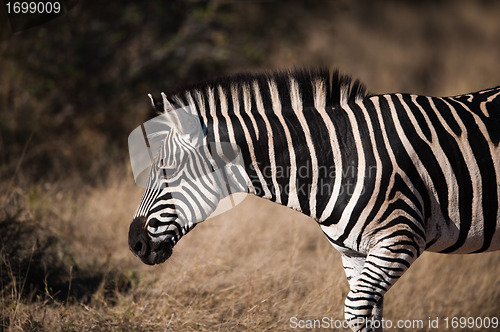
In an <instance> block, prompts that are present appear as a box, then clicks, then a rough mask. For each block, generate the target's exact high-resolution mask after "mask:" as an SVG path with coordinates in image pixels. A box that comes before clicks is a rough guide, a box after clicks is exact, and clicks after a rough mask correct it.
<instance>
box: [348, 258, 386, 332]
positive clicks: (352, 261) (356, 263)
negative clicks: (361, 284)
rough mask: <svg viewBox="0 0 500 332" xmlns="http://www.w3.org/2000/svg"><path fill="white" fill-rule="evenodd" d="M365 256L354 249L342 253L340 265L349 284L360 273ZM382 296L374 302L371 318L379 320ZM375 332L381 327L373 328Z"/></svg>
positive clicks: (379, 331) (380, 317)
mask: <svg viewBox="0 0 500 332" xmlns="http://www.w3.org/2000/svg"><path fill="white" fill-rule="evenodd" d="M365 261H366V256H365V255H363V254H359V253H356V252H354V251H351V252H347V251H344V252H343V253H342V265H343V266H344V272H345V275H346V277H347V281H348V282H349V285H350V286H351V289H352V286H353V285H354V282H355V280H356V279H357V278H358V277H359V276H360V275H361V272H362V270H363V267H364V265H365ZM383 301H384V298H383V297H381V298H380V299H379V300H378V302H376V303H375V305H374V306H373V310H372V315H371V319H372V320H377V321H381V320H382V314H383V306H384V302H383ZM374 331H375V332H382V328H380V329H374Z"/></svg>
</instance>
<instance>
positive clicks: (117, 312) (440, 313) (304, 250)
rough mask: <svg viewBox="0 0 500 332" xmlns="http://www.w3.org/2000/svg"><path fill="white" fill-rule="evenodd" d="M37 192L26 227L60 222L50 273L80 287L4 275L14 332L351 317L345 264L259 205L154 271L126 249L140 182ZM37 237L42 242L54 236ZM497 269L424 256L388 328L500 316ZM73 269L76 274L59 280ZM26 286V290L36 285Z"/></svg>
mask: <svg viewBox="0 0 500 332" xmlns="http://www.w3.org/2000/svg"><path fill="white" fill-rule="evenodd" d="M31 190H32V191H31V192H27V193H24V194H25V196H26V197H33V196H36V199H32V200H31V201H28V202H25V204H26V206H25V211H26V212H27V214H28V216H25V218H26V219H25V220H24V222H27V220H29V218H30V216H33V217H35V216H37V215H44V216H52V215H57V217H56V218H55V219H50V218H47V219H45V220H46V221H47V223H46V224H45V225H44V227H47V229H46V231H47V233H48V234H49V233H50V234H53V235H55V236H57V238H59V239H60V240H59V242H58V244H57V245H54V247H55V248H52V250H49V253H48V254H47V255H53V256H54V257H45V260H47V261H51V262H54V261H55V262H56V263H57V264H55V265H58V267H57V268H54V267H51V266H47V267H46V272H48V273H49V274H60V277H61V278H62V279H64V278H67V279H71V278H72V279H73V284H72V285H71V284H69V283H64V282H63V283H62V284H63V286H60V288H59V289H58V290H57V292H54V289H52V290H49V289H44V288H40V289H39V291H38V292H36V293H32V294H31V295H30V294H27V295H24V296H21V293H22V292H21V289H22V287H23V284H13V283H9V281H10V282H13V281H14V280H13V279H12V278H9V275H8V276H7V277H5V275H3V276H2V277H3V279H2V280H3V283H4V284H3V285H2V296H1V304H2V310H1V324H2V326H3V327H7V326H8V327H9V330H11V331H21V330H40V329H41V330H47V331H49V330H50V331H68V330H69V331H71V330H108V331H113V330H136V331H154V330H167V331H180V330H185V331H230V330H235V329H236V330H272V331H276V330H278V331H285V330H289V329H290V319H291V318H292V317H297V318H298V319H322V318H323V317H330V318H333V319H342V317H343V313H342V310H343V309H342V308H343V301H344V297H345V296H346V294H347V291H348V286H347V281H346V280H345V277H344V273H343V270H342V266H341V263H340V257H339V255H338V253H336V252H335V250H334V249H333V248H331V246H330V245H329V243H328V241H327V240H326V238H324V236H323V235H322V234H321V231H320V230H319V228H318V227H317V226H316V224H315V223H314V222H313V221H311V220H309V219H307V218H305V217H303V216H302V215H300V214H299V213H296V212H293V211H289V210H288V209H286V208H283V207H279V206H275V205H273V204H271V203H269V202H267V201H263V200H260V199H257V198H253V197H250V198H248V199H247V200H245V201H244V202H243V203H242V204H241V205H239V206H237V207H236V208H235V209H233V210H232V211H230V212H227V213H226V214H223V215H221V216H219V217H217V218H215V219H213V220H209V221H207V222H206V223H205V224H201V225H199V226H198V227H197V228H196V230H195V231H193V232H192V233H190V234H188V235H187V236H186V237H185V238H184V239H183V240H182V241H181V242H180V243H179V244H178V245H177V246H176V247H175V251H174V255H173V257H172V258H171V259H170V260H169V261H167V262H166V263H165V264H163V265H160V266H155V267H149V266H145V265H143V264H142V263H141V262H140V261H139V260H138V259H137V258H135V257H133V255H132V254H131V253H130V252H129V251H128V249H127V226H128V222H129V219H130V216H131V215H132V214H133V210H134V204H135V203H136V201H137V200H138V199H139V197H140V194H141V192H140V190H138V189H137V188H136V187H134V186H133V185H132V184H131V183H130V181H127V182H124V181H122V177H121V176H116V177H115V178H112V179H110V180H109V183H107V184H106V186H102V187H99V188H93V189H90V190H89V191H88V192H87V193H86V195H84V196H83V195H82V196H81V197H71V196H69V197H68V196H66V195H61V193H60V192H57V190H52V189H48V190H47V189H46V190H45V192H44V193H43V194H40V193H37V189H36V188H33V189H31ZM40 200H44V201H45V202H44V204H39V203H38V202H39V201H40ZM39 233H40V232H39ZM276 234H280V235H279V236H276ZM39 236H40V238H39V242H43V241H44V239H45V237H46V236H47V234H45V235H44V234H39ZM44 236H45V237H44ZM63 244H64V245H63ZM61 249H63V250H64V251H65V252H61ZM25 255H28V254H25ZM3 259H5V257H3ZM499 264H500V252H496V253H488V254H482V255H469V256H450V255H439V254H427V253H426V254H424V255H423V257H421V258H420V259H419V260H418V261H417V262H416V263H415V264H414V265H413V266H412V267H411V269H410V270H409V271H408V272H407V274H406V275H404V277H403V278H402V279H401V280H400V281H399V282H398V283H397V284H396V286H394V288H393V289H391V291H390V292H389V293H388V295H387V298H386V311H385V316H386V319H391V320H393V321H396V320H407V319H410V320H422V321H423V322H425V324H428V320H429V317H431V318H432V319H435V318H436V317H440V319H441V323H442V324H444V318H445V317H450V318H451V317H453V316H466V317H469V316H471V317H485V316H498V315H499V312H500V301H499V299H500V277H499V275H498V265H499ZM71 266H72V267H73V269H75V270H76V271H73V276H71V275H70V274H67V273H65V271H61V270H64V269H69V268H70V267H71ZM11 268H12V269H13V270H16V266H11ZM5 272H6V271H3V272H2V273H4V274H5ZM7 272H9V271H7ZM66 272H67V271H66ZM20 277H21V279H20V280H21V281H22V282H24V287H28V286H31V287H33V284H34V283H35V281H36V280H35V279H34V278H33V276H30V275H28V276H26V275H24V276H23V275H21V276H20ZM23 277H24V278H23ZM63 281H64V280H63ZM54 286H55V284H52V285H48V287H49V288H50V287H54ZM64 287H67V289H65V288H64ZM61 293H63V294H64V296H63V297H61V296H60V294H61ZM426 326H427V325H426ZM440 330H442V329H440ZM477 330H478V331H479V330H481V329H477Z"/></svg>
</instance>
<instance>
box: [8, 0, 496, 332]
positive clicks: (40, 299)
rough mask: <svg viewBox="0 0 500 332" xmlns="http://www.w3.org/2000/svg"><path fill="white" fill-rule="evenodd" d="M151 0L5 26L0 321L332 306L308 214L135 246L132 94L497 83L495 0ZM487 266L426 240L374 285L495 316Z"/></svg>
mask: <svg viewBox="0 0 500 332" xmlns="http://www.w3.org/2000/svg"><path fill="white" fill-rule="evenodd" d="M159 3H160V2H158V3H153V2H151V3H149V4H148V6H149V7H148V8H147V11H144V10H140V8H139V7H138V6H139V5H138V4H137V3H134V2H130V3H128V4H126V5H123V12H120V13H121V14H120V15H118V14H113V13H117V10H120V8H115V7H113V6H114V5H112V4H108V5H106V6H97V5H93V4H92V3H91V2H87V7H83V9H79V10H80V12H76V13H75V12H74V14H73V16H71V15H69V19H68V20H67V21H64V20H59V21H55V22H53V23H52V25H50V24H49V25H47V26H45V27H44V28H43V29H42V28H41V30H32V31H31V32H27V33H25V34H22V35H18V36H17V37H15V38H12V39H11V40H6V41H3V42H0V72H1V73H2V75H0V188H2V190H1V192H0V287H1V291H0V330H7V331H81V330H95V331H129V330H130V331H158V330H165V331H233V330H247V331H255V330H257V331H258V330H271V331H285V330H290V319H291V318H292V317H297V319H303V320H306V319H310V320H314V319H321V318H323V317H330V318H333V319H342V317H343V302H344V298H345V296H346V295H347V291H348V285H347V281H346V279H345V276H344V272H343V270H342V266H341V262H340V257H339V254H338V253H337V252H336V251H335V250H334V249H333V248H331V246H330V244H329V243H328V241H327V240H326V238H325V237H324V236H323V234H322V233H321V231H320V229H319V228H318V227H317V225H316V224H315V223H314V222H313V221H311V220H309V219H308V218H306V217H304V216H302V215H300V214H299V213H296V212H293V211H289V210H288V209H286V208H283V207H280V206H277V205H273V204H272V203H270V202H267V201H264V200H259V199H256V198H252V197H251V198H248V199H247V200H245V201H244V202H243V203H242V204H241V205H239V206H238V207H237V208H235V209H233V210H231V211H230V212H228V213H226V214H223V215H221V216H219V217H217V218H215V219H213V220H209V221H207V222H206V223H203V224H201V225H199V226H198V227H196V229H195V230H194V231H193V232H192V233H190V234H188V235H187V236H186V237H185V238H183V239H182V240H181V241H180V243H179V244H178V245H176V247H175V249H174V255H173V256H172V257H171V258H170V259H169V260H168V261H167V262H166V263H164V264H162V265H160V266H154V267H150V266H146V265H144V264H142V263H141V262H140V261H139V259H137V258H135V257H134V256H133V255H132V254H131V252H130V251H129V250H128V244H127V232H128V225H129V223H130V222H131V217H132V215H133V213H134V210H135V208H136V206H137V204H138V202H139V199H140V197H141V194H142V192H141V189H139V188H137V187H135V186H134V184H133V181H132V177H131V174H130V170H129V166H128V164H126V163H125V162H124V160H125V159H126V146H125V142H126V136H127V134H128V133H129V132H130V130H132V129H133V128H134V127H135V126H137V125H138V123H140V121H142V118H143V117H144V116H145V114H146V113H147V100H146V99H145V98H144V97H145V95H146V93H148V92H154V93H157V92H159V91H162V90H165V91H168V90H169V89H173V88H175V87H176V86H177V85H179V84H181V85H182V84H183V83H188V82H193V81H196V80H199V79H203V78H205V77H212V76H215V75H218V74H224V73H230V72H238V71H243V70H255V69H272V68H277V67H279V68H283V67H285V68H290V67H294V66H299V67H300V66H308V67H309V66H316V65H326V66H329V67H337V68H339V69H341V70H342V71H343V72H346V73H350V74H351V75H352V76H354V77H357V78H360V79H361V80H362V81H364V82H365V83H366V85H367V87H368V90H369V91H370V92H373V93H383V92H413V93H422V94H424V93H425V94H430V95H454V94H460V93H466V92H471V91H477V90H480V89H482V88H487V87H491V86H495V85H498V84H500V66H499V65H498V59H500V43H499V42H498V41H499V40H500V21H499V20H498V13H500V3H498V2H489V1H481V2H470V1H453V2H418V4H415V3H413V2H409V1H384V2H383V5H381V4H380V2H353V1H339V2H328V3H327V2H318V3H316V2H311V3H308V5H304V3H302V2H299V1H295V2H289V3H288V4H287V6H286V8H285V7H283V6H281V7H280V5H278V4H276V3H275V2H269V3H268V2H262V3H261V2H255V3H252V5H249V6H246V5H245V6H243V5H241V4H231V3H228V2H224V1H220V2H217V1H212V2H210V3H209V5H207V6H201V5H198V2H196V6H198V7H196V8H195V9H193V10H191V9H189V10H188V9H185V8H184V7H182V6H180V7H177V6H176V5H172V4H171V3H168V5H167V4H166V2H165V5H161V6H160V5H158V4H159ZM185 3H190V4H192V3H195V2H189V1H188V2H185ZM421 3H423V5H422V4H421ZM158 6H159V7H158ZM188 7H189V6H188ZM85 8H86V9H85ZM160 9H161V10H165V11H171V12H175V13H176V15H175V18H176V20H173V21H172V20H163V16H161V15H158V16H156V15H153V13H154V14H156V13H157V12H158V11H159V10H160ZM146 12H147V13H146ZM177 14H178V15H177ZM141 15H142V16H141ZM136 22H139V23H136ZM172 26H173V27H174V28H175V29H174V28H172ZM51 29H52V30H51ZM164 31H169V33H170V34H168V35H165V33H164ZM55 32H57V33H55ZM51 34H52V35H53V36H52V35H51ZM49 35H50V36H52V37H51V38H48V39H47V40H48V41H45V38H47V36H49ZM19 36H20V37H19ZM180 82H182V83H180ZM27 87H28V88H27ZM499 266H500V252H494V253H487V254H481V255H466V256H452V255H439V254H432V253H424V255H423V256H422V257H421V258H419V260H418V261H417V262H416V263H415V264H414V265H413V266H412V267H411V268H410V270H409V271H408V272H407V273H406V274H405V275H404V276H403V277H402V279H401V280H400V281H398V282H397V284H396V285H395V286H394V287H393V288H392V289H391V290H390V291H389V293H388V294H387V296H386V300H385V318H386V319H391V320H392V321H394V322H395V321H397V320H421V321H422V322H423V323H424V328H423V330H428V331H437V330H439V331H441V330H446V329H445V328H444V327H445V325H444V324H445V321H444V319H445V318H446V317H448V318H449V319H450V320H451V318H452V317H462V316H463V317H487V316H489V317H491V316H496V317H500V274H499V273H498V271H499V269H498V267H499ZM429 318H430V319H435V318H439V319H440V321H439V322H440V325H439V329H430V328H429V327H428V322H429ZM394 330H396V329H394ZM466 330H468V331H469V330H476V331H481V330H483V329H480V328H477V329H466Z"/></svg>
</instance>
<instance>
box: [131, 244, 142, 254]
mask: <svg viewBox="0 0 500 332" xmlns="http://www.w3.org/2000/svg"><path fill="white" fill-rule="evenodd" d="M142 246H143V244H142V241H138V242H137V243H136V244H135V246H134V248H133V249H134V252H135V253H137V254H138V253H140V252H141V249H142Z"/></svg>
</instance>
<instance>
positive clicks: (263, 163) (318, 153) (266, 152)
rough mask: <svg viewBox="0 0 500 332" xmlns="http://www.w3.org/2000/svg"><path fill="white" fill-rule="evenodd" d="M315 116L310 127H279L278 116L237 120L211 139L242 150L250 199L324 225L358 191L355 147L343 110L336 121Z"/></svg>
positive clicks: (292, 122)
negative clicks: (355, 187) (260, 198)
mask: <svg viewBox="0 0 500 332" xmlns="http://www.w3.org/2000/svg"><path fill="white" fill-rule="evenodd" d="M313 111H314V112H316V115H315V117H314V118H313V119H308V120H309V122H305V117H304V122H301V119H299V118H298V117H291V116H288V117H287V118H286V121H279V118H278V119H276V117H277V116H275V115H274V114H270V115H268V117H264V116H261V117H259V118H258V119H257V117H256V116H255V118H254V119H252V114H246V116H240V118H238V117H237V116H236V115H234V116H230V117H228V118H227V119H226V121H224V122H222V121H220V122H219V123H218V125H217V126H216V127H214V126H212V127H211V128H208V137H209V139H216V138H217V139H220V140H221V141H228V142H235V143H236V144H237V145H238V146H239V147H240V149H241V152H242V155H243V158H244V163H245V169H246V172H247V176H248V179H249V181H248V183H247V186H248V189H249V192H250V193H252V194H254V195H256V196H259V197H263V198H266V199H268V200H271V201H273V202H276V203H278V204H281V205H284V206H287V207H289V208H291V209H293V210H296V211H299V212H302V213H303V214H306V215H308V216H310V217H312V218H313V219H315V220H316V221H319V222H322V221H323V220H324V219H325V217H324V216H327V217H331V216H332V215H334V214H332V212H333V211H334V209H335V208H336V207H338V206H341V205H342V204H344V205H345V201H344V200H345V197H344V196H345V195H344V194H349V193H347V192H346V191H348V190H351V191H352V190H353V189H354V183H355V182H356V181H355V179H354V178H355V176H356V174H355V170H356V167H357V164H356V163H357V161H356V160H351V159H353V156H356V152H355V151H356V147H355V144H354V141H355V140H354V138H353V137H352V131H351V129H350V127H349V126H347V123H348V119H347V117H348V115H347V113H346V112H345V111H344V110H343V109H339V110H337V111H336V112H337V114H335V115H334V116H333V115H332V114H330V113H331V112H330V113H328V112H327V111H326V110H311V112H313ZM308 116H309V115H308ZM333 118H335V119H333ZM227 120H229V121H227ZM277 120H278V121H277ZM230 121H231V123H230ZM209 123H210V121H209ZM212 123H213V122H212ZM305 128H307V129H305ZM310 128H314V130H312V129H310ZM341 136H342V137H343V139H342V142H339V137H341ZM353 151H354V152H353ZM349 154H351V156H349ZM354 159H355V158H354ZM339 172H342V173H339ZM339 174H341V176H339ZM339 188H341V189H342V190H343V191H342V192H338V190H337V189H339ZM332 196H336V197H334V198H332ZM338 196H342V197H340V198H339V199H337V197H338Z"/></svg>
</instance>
